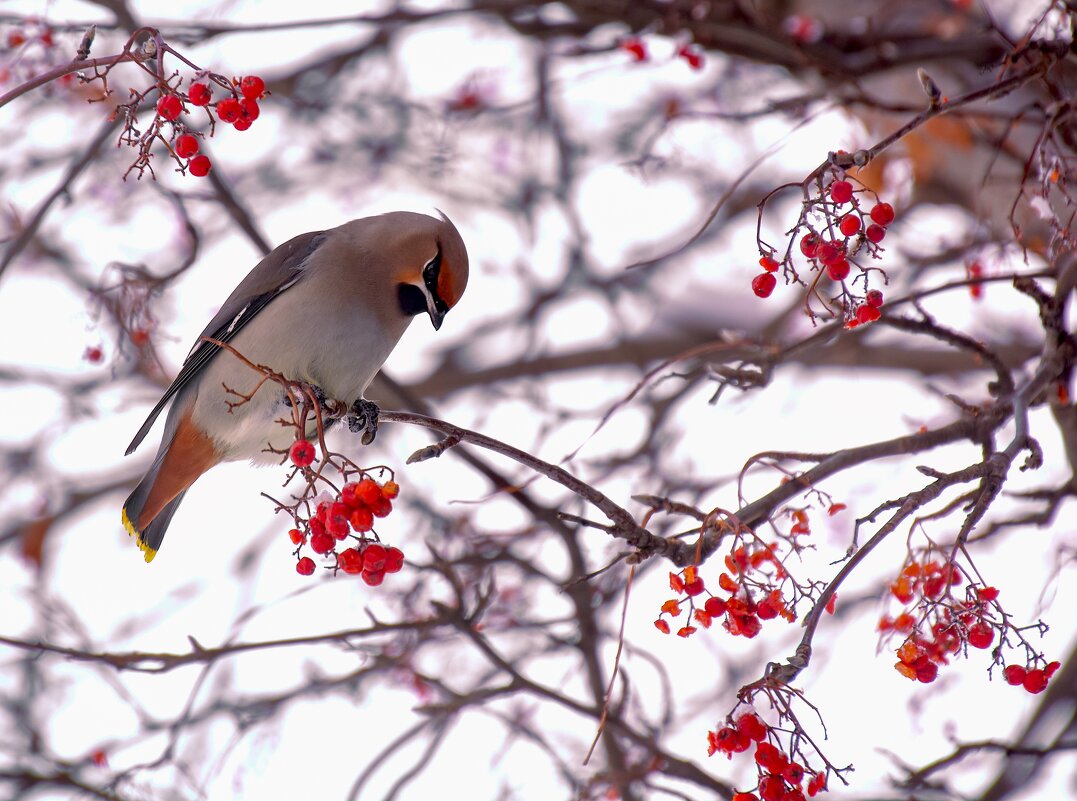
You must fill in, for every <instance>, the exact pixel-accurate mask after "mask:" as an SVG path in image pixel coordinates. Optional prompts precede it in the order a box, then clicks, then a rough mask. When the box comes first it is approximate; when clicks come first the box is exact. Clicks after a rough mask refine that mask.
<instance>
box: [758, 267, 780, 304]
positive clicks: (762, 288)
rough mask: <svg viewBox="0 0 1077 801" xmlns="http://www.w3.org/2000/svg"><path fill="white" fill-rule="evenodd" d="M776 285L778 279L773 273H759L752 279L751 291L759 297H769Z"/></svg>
mask: <svg viewBox="0 0 1077 801" xmlns="http://www.w3.org/2000/svg"><path fill="white" fill-rule="evenodd" d="M777 285H778V279H777V278H775V277H774V273H760V274H759V275H757V276H756V277H755V278H753V279H752V291H753V292H754V293H755V294H756V295H757V296H759V297H761V298H769V297H770V293H771V292H773V291H774V287H776V286H777Z"/></svg>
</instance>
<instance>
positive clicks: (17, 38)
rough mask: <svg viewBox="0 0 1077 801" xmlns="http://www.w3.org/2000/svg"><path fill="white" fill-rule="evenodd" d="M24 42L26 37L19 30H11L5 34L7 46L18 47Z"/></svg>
mask: <svg viewBox="0 0 1077 801" xmlns="http://www.w3.org/2000/svg"><path fill="white" fill-rule="evenodd" d="M25 42H26V37H25V36H23V34H22V33H20V32H19V31H12V32H11V33H9V34H8V35H7V46H8V47H18V46H19V45H21V44H24V43H25Z"/></svg>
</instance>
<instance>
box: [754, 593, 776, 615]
mask: <svg viewBox="0 0 1077 801" xmlns="http://www.w3.org/2000/svg"><path fill="white" fill-rule="evenodd" d="M755 613H756V614H757V615H759V619H760V620H773V619H774V618H776V617H777V616H778V606H777V604H775V603H774V602H773V601H772V600H770V599H769V598H767V599H766V600H764V601H763V602H762V603H760V604H759V606H757V607H756V608H755Z"/></svg>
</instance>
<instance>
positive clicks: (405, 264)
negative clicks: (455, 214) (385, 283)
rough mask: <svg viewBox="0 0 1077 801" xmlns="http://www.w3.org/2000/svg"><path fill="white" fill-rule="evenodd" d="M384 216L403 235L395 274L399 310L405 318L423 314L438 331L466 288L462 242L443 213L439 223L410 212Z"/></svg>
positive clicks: (465, 255) (466, 270)
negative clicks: (392, 219)
mask: <svg viewBox="0 0 1077 801" xmlns="http://www.w3.org/2000/svg"><path fill="white" fill-rule="evenodd" d="M385 216H387V217H389V216H392V217H393V218H394V222H395V223H397V225H396V226H394V227H397V228H398V230H399V231H400V232H401V233H402V234H403V235H402V238H401V241H400V248H399V251H398V253H399V258H400V260H399V262H398V264H397V267H396V273H395V280H396V281H397V298H398V300H399V303H400V310H401V311H402V312H403V313H404V314H406V315H408V316H415V315H417V314H422V313H423V312H426V313H427V314H429V315H430V322H431V323H433V325H434V328H435V330H436V329H438V328H441V323H442V321H443V320H444V319H445V315H446V313H448V311H449V309H451V308H452V307H453V306H455V305H456V304H457V302H458V301H459V300H460V296H461V295H463V294H464V287H466V286H467V275H468V263H467V249H466V248H465V247H464V240H463V239H461V238H460V232H459V231H457V230H456V226H455V225H453V224H452V222H450V221H449V218H448V217H446V216H445V215H444V214H442V215H441V219H440V220H439V219H435V218H434V217H428V216H427V215H425V214H413V213H411V212H395V213H394V214H393V215H385Z"/></svg>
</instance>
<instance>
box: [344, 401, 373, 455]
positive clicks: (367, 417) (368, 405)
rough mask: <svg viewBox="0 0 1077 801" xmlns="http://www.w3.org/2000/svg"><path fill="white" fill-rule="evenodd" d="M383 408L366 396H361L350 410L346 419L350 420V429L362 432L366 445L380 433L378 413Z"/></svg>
mask: <svg viewBox="0 0 1077 801" xmlns="http://www.w3.org/2000/svg"><path fill="white" fill-rule="evenodd" d="M380 413H381V410H380V409H378V405H377V404H376V403H374V402H372V401H368V400H367V399H366V398H359V400H357V401H356V402H355V403H353V404H352V407H351V409H349V410H348V415H347V417H345V419H346V420H347V421H348V429H349V430H350V431H351V432H352V433H354V434H359V433H362V435H363V438H362V440H360V441H361V442H362V443H363V444H364V445H369V444H370V443H371V442H373V441H374V437H376V436H377V435H378V415H379V414H380Z"/></svg>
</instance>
